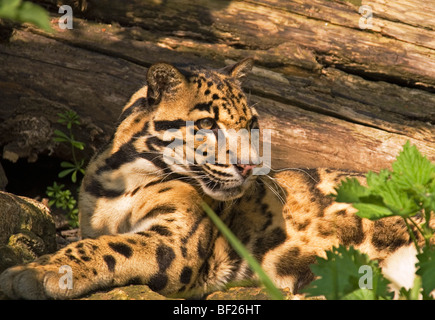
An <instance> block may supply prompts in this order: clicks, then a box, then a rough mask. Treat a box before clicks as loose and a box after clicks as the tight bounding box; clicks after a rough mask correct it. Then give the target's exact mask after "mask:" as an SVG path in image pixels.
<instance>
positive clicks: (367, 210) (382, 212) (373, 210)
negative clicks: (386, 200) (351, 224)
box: [353, 203, 394, 220]
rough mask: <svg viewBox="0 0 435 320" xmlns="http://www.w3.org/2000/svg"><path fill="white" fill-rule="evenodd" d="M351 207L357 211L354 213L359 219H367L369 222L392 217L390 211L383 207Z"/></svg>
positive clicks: (361, 204)
mask: <svg viewBox="0 0 435 320" xmlns="http://www.w3.org/2000/svg"><path fill="white" fill-rule="evenodd" d="M353 206H354V207H355V209H357V210H358V212H357V213H356V214H357V215H358V216H359V217H361V218H367V219H370V220H378V219H381V218H385V217H390V216H393V215H394V212H392V211H391V210H390V209H388V208H385V207H384V206H381V205H377V204H372V203H354V204H353Z"/></svg>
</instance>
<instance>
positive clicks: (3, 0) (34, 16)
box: [0, 0, 52, 31]
mask: <svg viewBox="0 0 435 320" xmlns="http://www.w3.org/2000/svg"><path fill="white" fill-rule="evenodd" d="M0 18H6V19H11V20H14V21H17V22H29V23H32V24H34V25H36V26H37V27H39V28H41V29H44V30H46V31H52V29H51V25H50V17H49V15H48V13H47V11H46V10H45V9H44V8H42V7H40V6H38V5H36V4H34V3H32V2H29V1H24V2H22V1H21V0H0Z"/></svg>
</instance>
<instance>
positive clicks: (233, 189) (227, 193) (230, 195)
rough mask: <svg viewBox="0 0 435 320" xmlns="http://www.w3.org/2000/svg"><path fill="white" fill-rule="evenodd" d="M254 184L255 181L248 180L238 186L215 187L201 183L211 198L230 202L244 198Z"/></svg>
mask: <svg viewBox="0 0 435 320" xmlns="http://www.w3.org/2000/svg"><path fill="white" fill-rule="evenodd" d="M252 182H253V179H246V180H243V181H241V183H240V184H239V185H236V186H234V185H231V186H225V185H222V186H216V185H214V186H213V185H209V184H206V183H203V182H200V183H201V187H202V190H203V191H204V193H205V194H206V195H208V196H209V197H211V198H213V199H215V200H218V201H230V200H234V199H238V198H240V197H242V196H243V195H244V194H245V192H246V190H247V189H249V187H250V186H251V184H252Z"/></svg>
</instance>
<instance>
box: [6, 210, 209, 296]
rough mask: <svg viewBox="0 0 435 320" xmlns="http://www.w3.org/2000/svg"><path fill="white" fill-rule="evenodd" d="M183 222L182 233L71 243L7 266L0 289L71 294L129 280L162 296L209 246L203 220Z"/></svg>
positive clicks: (194, 270)
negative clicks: (26, 261)
mask: <svg viewBox="0 0 435 320" xmlns="http://www.w3.org/2000/svg"><path fill="white" fill-rule="evenodd" d="M185 225H186V228H185V230H184V231H185V232H182V233H181V234H175V231H172V230H171V229H169V228H166V227H163V226H160V227H154V228H150V229H148V230H147V231H143V232H138V233H132V234H120V235H107V236H101V237H99V238H96V239H84V240H81V241H78V242H75V243H72V244H70V245H69V246H67V247H65V248H63V249H62V250H60V251H58V252H57V253H55V254H54V255H51V256H48V255H47V256H43V257H41V258H39V259H38V260H36V261H35V262H34V263H31V264H28V265H24V266H17V267H12V268H9V269H8V270H6V271H5V272H4V273H3V274H1V276H0V289H1V290H2V291H3V292H4V293H5V294H6V295H8V296H9V297H11V298H25V299H47V298H53V299H65V298H73V297H78V296H81V295H83V294H85V293H87V292H90V291H93V290H97V289H101V288H107V287H114V286H122V285H125V284H129V283H143V284H147V285H149V286H150V288H151V289H153V290H155V291H157V292H160V293H162V294H170V293H174V292H177V291H178V290H180V289H182V288H186V287H188V286H189V285H192V283H193V282H194V281H195V278H196V277H197V276H198V272H199V270H200V268H201V265H202V264H203V263H204V261H205V259H206V257H207V254H204V251H207V250H211V248H212V245H211V244H210V243H211V241H212V239H211V238H210V236H209V234H210V233H211V230H212V229H211V228H212V226H211V222H210V221H209V220H208V219H204V217H198V218H197V219H196V222H195V223H193V224H190V223H187V224H185ZM175 229H176V228H175ZM212 233H213V232H212ZM190 241H192V242H193V243H196V244H194V245H193V243H190ZM207 242H208V243H207ZM200 246H201V250H200V248H199V247H200ZM63 266H66V267H63ZM68 270H69V271H70V276H71V279H70V281H69V283H68V278H67V272H68Z"/></svg>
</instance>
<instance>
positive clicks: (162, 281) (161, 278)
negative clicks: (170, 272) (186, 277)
mask: <svg viewBox="0 0 435 320" xmlns="http://www.w3.org/2000/svg"><path fill="white" fill-rule="evenodd" d="M147 284H148V287H150V289H151V290H153V291H156V292H158V291H160V290H163V289H164V288H165V287H166V285H167V284H168V276H167V275H166V274H164V273H157V274H155V275H154V276H152V277H151V279H150V280H149V281H148V283H147Z"/></svg>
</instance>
